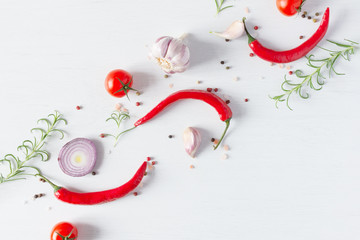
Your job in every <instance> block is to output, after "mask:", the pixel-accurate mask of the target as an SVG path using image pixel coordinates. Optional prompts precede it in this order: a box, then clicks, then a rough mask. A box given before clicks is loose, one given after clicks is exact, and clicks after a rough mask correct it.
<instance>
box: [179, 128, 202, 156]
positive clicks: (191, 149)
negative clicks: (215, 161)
mask: <svg viewBox="0 0 360 240" xmlns="http://www.w3.org/2000/svg"><path fill="white" fill-rule="evenodd" d="M183 140H184V146H185V151H186V152H187V153H188V154H189V155H190V156H191V157H192V158H194V157H195V153H196V151H197V150H198V148H199V146H200V143H201V135H200V133H199V131H198V130H196V129H195V128H193V127H187V128H186V129H185V130H184V133H183Z"/></svg>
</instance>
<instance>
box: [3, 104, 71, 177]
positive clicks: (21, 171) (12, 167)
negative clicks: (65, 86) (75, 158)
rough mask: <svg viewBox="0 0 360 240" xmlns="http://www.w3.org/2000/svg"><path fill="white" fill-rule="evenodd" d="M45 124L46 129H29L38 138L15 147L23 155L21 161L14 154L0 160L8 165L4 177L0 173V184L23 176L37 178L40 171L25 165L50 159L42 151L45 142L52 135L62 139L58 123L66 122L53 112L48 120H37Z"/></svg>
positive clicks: (57, 113) (47, 154) (61, 131)
mask: <svg viewBox="0 0 360 240" xmlns="http://www.w3.org/2000/svg"><path fill="white" fill-rule="evenodd" d="M40 122H45V123H46V128H41V127H36V128H33V129H31V132H39V133H40V136H34V140H29V139H27V140H25V141H23V142H22V144H21V145H19V146H18V147H17V150H18V151H22V152H23V153H24V158H23V159H22V160H21V159H20V157H18V156H15V155H14V154H6V155H5V156H4V158H3V159H0V163H2V164H4V163H6V164H8V166H9V171H8V174H7V175H6V176H4V175H3V174H2V173H0V183H4V182H10V181H15V180H20V179H25V176H37V175H38V174H40V170H39V169H38V168H36V167H34V166H31V165H27V163H28V161H30V160H32V159H36V158H38V159H41V161H47V160H49V158H50V154H49V153H48V152H47V151H46V150H44V149H43V147H44V144H45V142H46V140H47V139H48V138H49V136H50V135H51V134H52V133H55V132H58V133H60V135H61V136H60V139H62V138H63V137H64V131H63V130H60V129H58V128H57V125H58V124H59V123H60V122H64V123H65V124H67V121H66V120H65V119H64V118H62V115H61V114H60V113H59V112H57V111H55V113H52V114H49V115H48V118H41V119H39V120H38V122H37V123H38V124H39V123H40ZM27 170H35V171H36V172H37V173H36V174H33V173H31V172H28V171H27Z"/></svg>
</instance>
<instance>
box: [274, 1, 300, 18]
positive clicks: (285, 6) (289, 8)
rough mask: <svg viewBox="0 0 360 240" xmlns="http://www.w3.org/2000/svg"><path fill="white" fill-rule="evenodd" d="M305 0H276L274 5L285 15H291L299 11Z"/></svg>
mask: <svg viewBox="0 0 360 240" xmlns="http://www.w3.org/2000/svg"><path fill="white" fill-rule="evenodd" d="M304 2H305V0H276V6H277V8H278V9H279V11H280V12H281V13H282V14H284V15H285V16H292V15H295V14H296V13H298V12H299V11H301V6H302V4H303V3H304Z"/></svg>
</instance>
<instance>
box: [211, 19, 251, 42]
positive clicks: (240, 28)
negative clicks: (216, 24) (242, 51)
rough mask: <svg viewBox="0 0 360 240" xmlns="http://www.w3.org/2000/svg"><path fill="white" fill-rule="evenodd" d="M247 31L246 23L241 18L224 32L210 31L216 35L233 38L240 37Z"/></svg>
mask: <svg viewBox="0 0 360 240" xmlns="http://www.w3.org/2000/svg"><path fill="white" fill-rule="evenodd" d="M244 32H245V28H244V23H243V22H242V21H240V20H236V21H235V22H233V23H232V24H231V25H230V26H229V27H228V28H227V29H226V30H225V31H224V32H210V33H213V34H215V35H216V36H219V37H222V38H225V39H229V40H233V39H235V38H238V37H240V36H241V35H243V34H244Z"/></svg>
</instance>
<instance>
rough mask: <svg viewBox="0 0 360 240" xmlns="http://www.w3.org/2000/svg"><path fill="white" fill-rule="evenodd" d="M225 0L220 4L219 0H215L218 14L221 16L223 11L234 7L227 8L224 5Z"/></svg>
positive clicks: (221, 0)
mask: <svg viewBox="0 0 360 240" xmlns="http://www.w3.org/2000/svg"><path fill="white" fill-rule="evenodd" d="M224 2H225V0H220V2H218V0H215V4H216V14H219V13H220V12H221V11H223V10H225V9H227V8H231V7H233V6H234V5H229V6H225V7H223V5H224Z"/></svg>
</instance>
